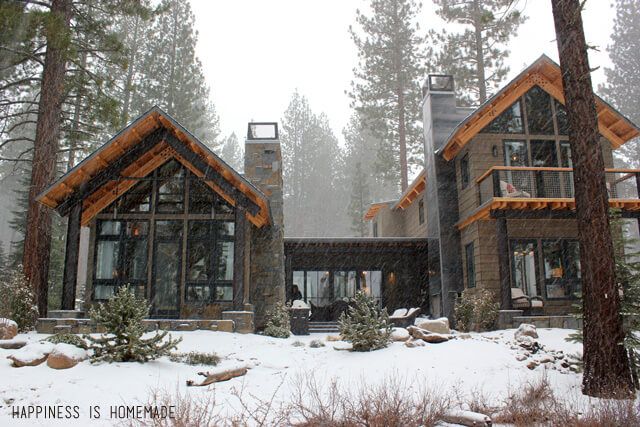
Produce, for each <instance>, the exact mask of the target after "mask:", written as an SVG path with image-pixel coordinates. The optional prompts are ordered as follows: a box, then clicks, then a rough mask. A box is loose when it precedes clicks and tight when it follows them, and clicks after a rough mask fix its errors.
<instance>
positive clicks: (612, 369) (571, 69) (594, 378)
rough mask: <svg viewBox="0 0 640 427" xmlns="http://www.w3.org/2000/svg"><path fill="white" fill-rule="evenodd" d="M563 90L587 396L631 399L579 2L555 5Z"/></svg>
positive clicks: (561, 1) (558, 1) (559, 1)
mask: <svg viewBox="0 0 640 427" xmlns="http://www.w3.org/2000/svg"><path fill="white" fill-rule="evenodd" d="M551 5H552V10H553V18H554V24H555V29H556V36H557V43H558V54H559V57H560V68H561V71H562V85H563V88H564V96H565V100H566V109H567V116H568V118H569V142H570V144H571V155H572V158H573V163H574V165H575V166H574V187H575V201H576V217H577V224H578V238H579V241H580V265H581V266H582V271H581V273H582V297H583V307H584V308H583V313H584V345H583V349H584V350H583V354H584V375H583V379H582V392H583V393H584V394H586V395H589V396H594V397H608V398H611V397H617V398H623V397H629V396H631V395H632V390H633V384H632V381H631V376H630V375H629V373H630V371H629V360H628V357H627V353H626V351H625V349H624V347H623V346H622V345H621V344H622V342H623V340H624V330H623V327H622V318H621V317H620V297H619V294H618V287H617V285H616V278H615V262H614V248H613V241H612V237H611V227H610V224H609V202H608V194H607V188H606V185H605V174H604V160H603V158H602V151H601V150H599V149H594V147H598V146H599V141H600V134H599V131H598V117H597V113H596V104H595V98H594V95H593V88H592V84H591V74H590V73H591V69H590V67H589V59H588V56H587V44H586V41H585V35H584V28H583V25H582V15H581V12H582V4H581V2H580V1H579V0H552V2H551Z"/></svg>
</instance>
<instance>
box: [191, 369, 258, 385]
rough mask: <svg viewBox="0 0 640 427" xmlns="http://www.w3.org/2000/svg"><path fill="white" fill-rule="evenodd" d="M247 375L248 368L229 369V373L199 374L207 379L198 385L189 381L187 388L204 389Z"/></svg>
mask: <svg viewBox="0 0 640 427" xmlns="http://www.w3.org/2000/svg"><path fill="white" fill-rule="evenodd" d="M246 374H247V368H237V369H229V370H227V371H222V372H216V373H210V372H198V375H200V376H203V377H205V379H204V380H203V381H202V382H201V383H196V382H195V381H193V380H187V386H196V387H203V386H206V385H209V384H213V383H219V382H222V381H229V380H230V379H232V378H236V377H241V376H243V375H246Z"/></svg>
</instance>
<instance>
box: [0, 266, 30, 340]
mask: <svg viewBox="0 0 640 427" xmlns="http://www.w3.org/2000/svg"><path fill="white" fill-rule="evenodd" d="M0 296H1V298H0V317H5V318H7V319H11V320H13V321H14V322H16V323H17V324H18V330H19V331H20V332H25V331H28V330H31V329H33V327H34V326H35V324H36V320H37V319H38V307H37V305H36V297H35V294H34V293H33V290H32V289H31V287H30V286H29V282H28V281H27V278H26V277H24V274H23V273H22V266H18V267H17V268H15V269H13V270H11V271H10V272H9V274H7V275H6V277H5V278H4V279H3V280H2V281H0Z"/></svg>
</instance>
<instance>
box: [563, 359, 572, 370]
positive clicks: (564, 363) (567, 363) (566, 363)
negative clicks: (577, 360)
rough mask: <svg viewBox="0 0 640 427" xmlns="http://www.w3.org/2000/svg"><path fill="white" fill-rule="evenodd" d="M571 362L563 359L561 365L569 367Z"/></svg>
mask: <svg viewBox="0 0 640 427" xmlns="http://www.w3.org/2000/svg"><path fill="white" fill-rule="evenodd" d="M570 365H571V364H570V363H569V362H567V361H566V360H563V361H562V363H560V366H562V367H563V368H565V369H567V368H568V367H569V366H570Z"/></svg>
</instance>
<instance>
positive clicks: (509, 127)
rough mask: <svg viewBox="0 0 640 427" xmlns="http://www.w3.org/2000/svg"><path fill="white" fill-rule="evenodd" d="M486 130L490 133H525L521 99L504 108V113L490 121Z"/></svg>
mask: <svg viewBox="0 0 640 427" xmlns="http://www.w3.org/2000/svg"><path fill="white" fill-rule="evenodd" d="M484 131H485V132H488V133H524V127H523V126H522V108H521V107H520V101H516V102H515V103H513V105H511V106H510V107H509V108H507V109H506V110H504V111H503V112H502V114H500V115H499V116H498V117H496V118H495V119H494V120H493V121H492V122H491V123H489V125H488V126H487V127H486V128H485V129H484Z"/></svg>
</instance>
